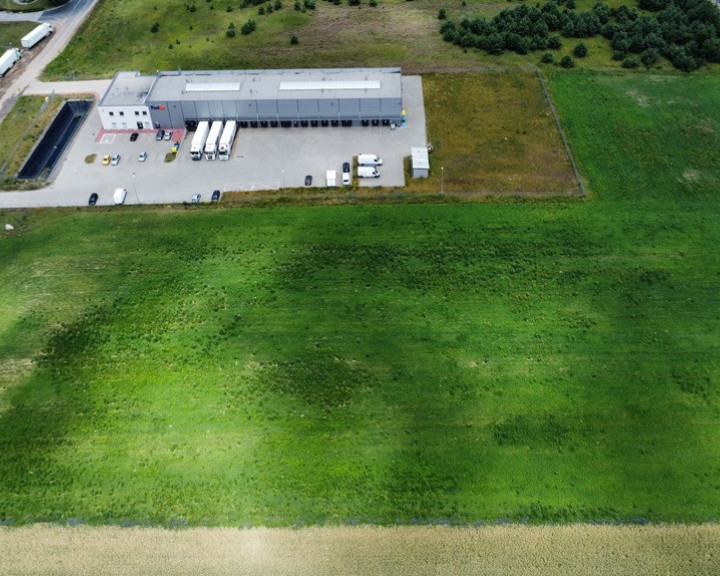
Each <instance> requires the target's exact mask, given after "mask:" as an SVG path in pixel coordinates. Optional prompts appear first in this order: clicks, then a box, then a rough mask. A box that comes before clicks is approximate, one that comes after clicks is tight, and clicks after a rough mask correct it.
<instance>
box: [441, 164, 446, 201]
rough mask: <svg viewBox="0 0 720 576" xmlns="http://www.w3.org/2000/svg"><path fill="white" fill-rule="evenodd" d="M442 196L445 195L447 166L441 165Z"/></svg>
mask: <svg viewBox="0 0 720 576" xmlns="http://www.w3.org/2000/svg"><path fill="white" fill-rule="evenodd" d="M440 196H445V166H440Z"/></svg>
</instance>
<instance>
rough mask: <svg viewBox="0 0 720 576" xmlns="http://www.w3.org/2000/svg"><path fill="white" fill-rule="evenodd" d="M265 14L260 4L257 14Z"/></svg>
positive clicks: (263, 7)
mask: <svg viewBox="0 0 720 576" xmlns="http://www.w3.org/2000/svg"><path fill="white" fill-rule="evenodd" d="M264 15H265V6H260V8H258V16H264Z"/></svg>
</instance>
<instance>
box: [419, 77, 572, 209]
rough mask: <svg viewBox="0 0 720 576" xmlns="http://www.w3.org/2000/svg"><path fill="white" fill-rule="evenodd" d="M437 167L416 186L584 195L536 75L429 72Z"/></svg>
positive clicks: (427, 109)
mask: <svg viewBox="0 0 720 576" xmlns="http://www.w3.org/2000/svg"><path fill="white" fill-rule="evenodd" d="M423 89H424V94H425V114H426V116H427V127H428V137H429V139H430V140H431V143H432V144H433V146H434V149H435V150H434V152H433V157H432V166H433V172H432V174H431V177H430V178H429V179H428V180H426V181H418V180H414V181H412V185H411V186H412V187H413V188H415V189H419V190H422V191H428V192H430V191H433V192H437V191H439V190H440V188H441V170H440V167H444V177H443V180H444V182H443V183H442V187H443V188H444V191H445V193H446V194H448V193H455V194H461V195H463V194H464V195H468V194H469V195H478V196H489V195H499V196H507V195H567V194H573V193H577V192H578V187H577V182H576V181H575V179H574V176H573V172H572V168H571V165H570V161H569V159H568V157H567V154H566V152H565V149H564V148H563V145H562V141H561V138H560V134H559V132H558V130H557V127H556V125H555V121H554V119H553V116H552V113H551V110H550V107H549V105H548V102H547V100H546V98H545V96H544V94H543V91H542V87H541V85H540V80H539V78H538V76H537V73H536V72H534V71H531V70H512V71H494V72H492V71H488V72H483V73H475V74H458V75H452V74H442V75H427V76H424V77H423Z"/></svg>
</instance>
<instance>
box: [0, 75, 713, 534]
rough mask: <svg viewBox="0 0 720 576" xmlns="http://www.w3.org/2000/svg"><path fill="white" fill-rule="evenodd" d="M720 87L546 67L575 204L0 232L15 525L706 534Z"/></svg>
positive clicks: (145, 214)
mask: <svg viewBox="0 0 720 576" xmlns="http://www.w3.org/2000/svg"><path fill="white" fill-rule="evenodd" d="M719 83H720V80H718V78H717V77H714V76H709V75H707V76H704V75H694V76H691V77H680V76H657V75H643V74H632V75H628V74H608V73H593V74H590V73H583V72H580V71H574V72H571V73H558V74H553V75H551V76H550V78H549V81H548V84H549V88H550V91H551V93H552V96H553V99H554V101H555V103H556V105H557V107H558V110H559V113H560V116H561V119H562V121H563V124H564V127H565V129H566V131H567V136H568V139H569V141H570V143H571V145H572V147H573V150H574V152H575V154H576V159H577V161H578V164H579V166H580V169H581V172H582V174H583V177H584V178H585V181H586V184H587V186H588V188H589V190H590V194H589V195H588V197H586V198H584V199H572V200H566V199H558V200H544V201H539V200H538V201H502V202H501V201H493V202H486V203H465V204H453V205H416V204H404V205H403V204H399V205H393V206H378V205H372V206H370V205H355V206H350V205H348V206H308V205H302V204H301V203H298V204H296V205H290V206H284V207H278V206H265V207H263V206H255V207H246V208H228V207H223V206H222V205H220V206H216V207H209V206H204V207H192V208H190V207H177V208H167V209H165V208H155V209H152V208H132V207H127V208H120V209H116V208H107V209H106V208H103V209H99V210H86V209H77V210H48V211H19V212H7V211H6V212H4V213H2V220H3V222H11V223H13V224H14V225H15V227H16V229H15V231H14V232H13V233H10V234H8V233H5V232H3V236H2V241H0V470H2V474H1V475H0V519H2V522H3V523H6V524H12V525H16V524H22V523H27V522H34V521H58V522H70V523H76V522H88V523H119V524H159V525H167V526H180V525H186V524H187V525H205V524H208V525H234V526H238V525H239V526H246V525H271V526H272V525H283V526H288V525H295V526H297V525H304V524H339V523H348V524H353V523H359V522H371V523H377V524H394V523H401V524H412V523H438V522H451V523H460V524H464V523H475V522H505V521H517V522H533V523H540V522H565V521H623V522H645V521H655V522H662V521H676V522H699V521H711V520H715V519H717V517H718V504H717V503H718V498H719V497H720V480H719V479H720V453H719V452H718V450H717V438H718V434H720V390H719V389H718V382H720V363H719V361H718V358H720V340H719V338H718V328H717V326H718V321H719V320H720V293H719V292H718V290H717V285H718V280H719V279H720V256H718V251H717V246H718V245H720V224H719V223H718V213H719V212H720V210H719V208H720V200H719V199H718V197H717V190H718V188H719V186H718V184H719V180H720V178H719V174H718V169H717V163H716V157H717V150H718V148H719V146H718V144H720V142H718V139H719V136H718V135H719V134H720V118H719V117H718V113H717V110H718V109H720V107H719V106H718V105H719V104H720V96H718V94H720V90H719V89H718V88H720V86H718V84H719Z"/></svg>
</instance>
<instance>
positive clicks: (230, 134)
mask: <svg viewBox="0 0 720 576" xmlns="http://www.w3.org/2000/svg"><path fill="white" fill-rule="evenodd" d="M236 133H237V122H236V121H235V120H229V121H228V122H226V123H225V128H223V132H222V136H220V144H218V158H220V160H228V159H229V158H230V152H232V147H233V142H234V141H235V134H236Z"/></svg>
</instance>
